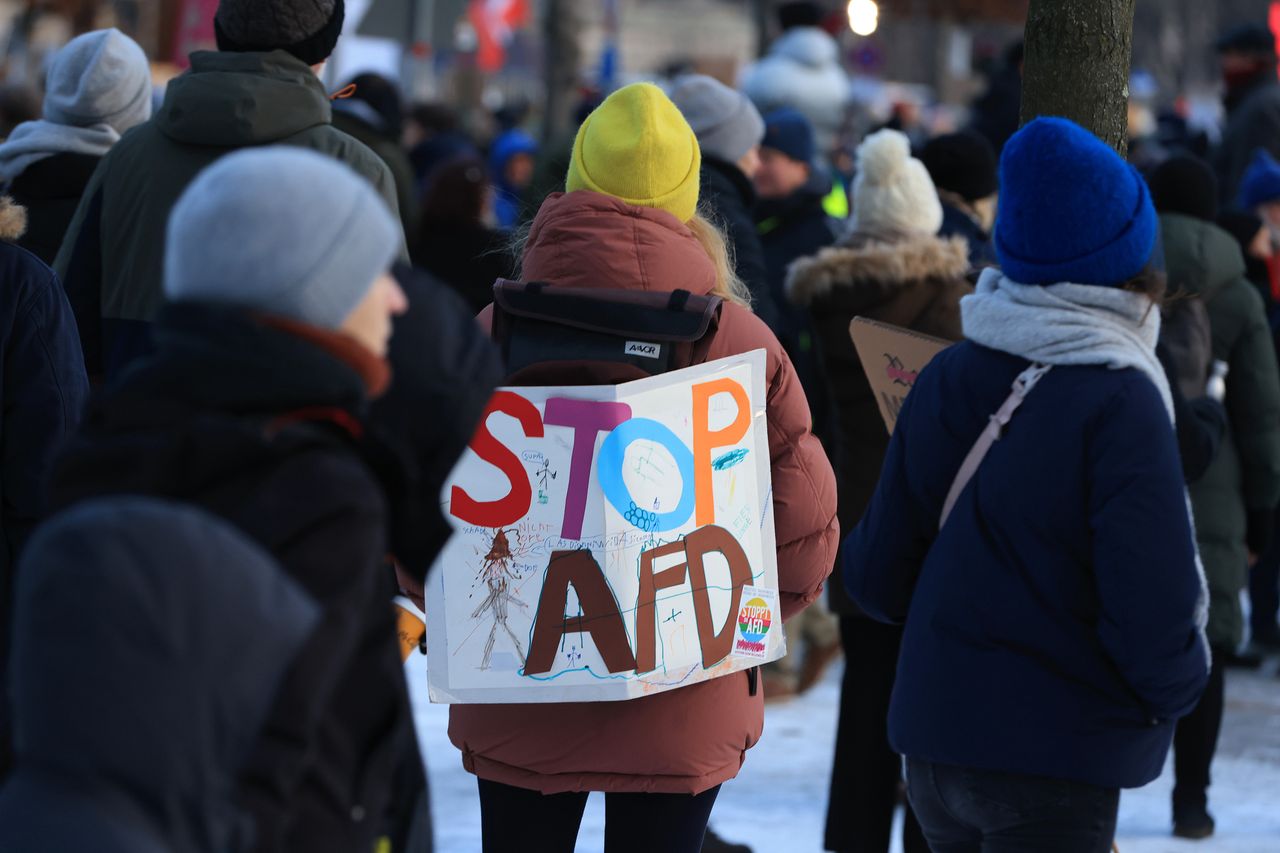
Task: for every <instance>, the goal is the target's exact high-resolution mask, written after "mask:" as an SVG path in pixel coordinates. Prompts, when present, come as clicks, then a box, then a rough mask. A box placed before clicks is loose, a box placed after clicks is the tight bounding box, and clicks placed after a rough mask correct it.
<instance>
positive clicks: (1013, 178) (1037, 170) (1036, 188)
mask: <svg viewBox="0 0 1280 853" xmlns="http://www.w3.org/2000/svg"><path fill="white" fill-rule="evenodd" d="M1158 225H1159V220H1158V219H1157V217H1156V211H1155V207H1153V206H1152V204H1151V195H1150V193H1149V192H1148V191H1147V184H1146V182H1145V181H1144V180H1142V177H1141V175H1139V174H1138V171H1137V170H1136V169H1134V168H1133V167H1132V166H1130V165H1129V164H1128V163H1126V162H1125V161H1124V160H1122V159H1121V158H1120V155H1119V154H1117V153H1116V152H1115V151H1114V150H1112V149H1111V148H1110V147H1109V146H1108V145H1107V144H1106V143H1104V142H1103V141H1102V140H1100V139H1098V138H1097V137H1096V136H1094V135H1093V134H1091V133H1089V131H1087V130H1085V129H1084V128H1082V127H1080V126H1079V125H1078V124H1076V123H1075V122H1072V121H1068V120H1067V119H1063V118H1038V119H1036V120H1035V121H1033V122H1030V123H1029V124H1027V125H1026V126H1025V127H1023V128H1022V129H1021V130H1019V131H1018V132H1017V133H1016V134H1014V135H1013V137H1012V138H1011V139H1010V140H1009V141H1008V143H1006V144H1005V147H1004V153H1003V155H1002V156H1001V157H1000V211H999V215H998V217H997V219H996V234H995V242H996V252H997V254H998V255H999V257H1000V267H1001V269H1002V270H1003V271H1004V274H1005V275H1006V276H1008V277H1009V278H1010V279H1012V280H1014V281H1016V282H1019V283H1021V284H1057V283H1059V282H1072V283H1075V284H1093V285H1118V284H1123V283H1124V282H1126V281H1128V280H1129V279H1131V278H1133V277H1134V276H1135V275H1137V274H1138V273H1139V272H1141V271H1142V268H1143V267H1144V266H1146V264H1147V262H1148V261H1150V260H1151V253H1152V249H1153V248H1154V246H1155V242H1156V231H1157V230H1158Z"/></svg>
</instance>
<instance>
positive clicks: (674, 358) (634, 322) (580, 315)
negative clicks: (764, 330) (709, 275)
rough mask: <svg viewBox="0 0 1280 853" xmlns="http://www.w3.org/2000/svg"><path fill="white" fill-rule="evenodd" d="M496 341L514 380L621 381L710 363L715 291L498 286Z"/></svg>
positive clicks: (538, 382) (716, 312)
mask: <svg viewBox="0 0 1280 853" xmlns="http://www.w3.org/2000/svg"><path fill="white" fill-rule="evenodd" d="M493 293H494V309H493V338H494V340H495V341H496V342H497V343H498V344H499V346H500V348H501V349H502V355H503V357H504V358H505V359H506V364H507V370H508V372H509V374H510V377H509V380H508V384H512V385H586V384H592V385H596V384H601V385H604V384H617V383H619V382H627V381H630V380H633V379H642V378H644V377H647V376H655V375H657V374H661V373H666V372H668V371H671V370H678V369H680V368H683V367H689V366H690V365H693V364H699V363H701V361H705V357H706V350H707V348H708V347H709V346H710V339H711V336H710V335H708V332H709V331H710V330H712V329H713V328H715V326H716V325H718V320H719V313H720V305H721V300H720V298H719V297H718V296H695V295H693V294H691V293H689V292H688V291H683V290H677V291H674V292H672V293H648V292H642V291H632V290H609V289H595V288H591V289H587V288H571V287H548V286H546V285H544V284H541V283H538V282H534V283H529V284H524V283H520V282H513V281H499V282H498V283H497V284H496V285H494V291H493Z"/></svg>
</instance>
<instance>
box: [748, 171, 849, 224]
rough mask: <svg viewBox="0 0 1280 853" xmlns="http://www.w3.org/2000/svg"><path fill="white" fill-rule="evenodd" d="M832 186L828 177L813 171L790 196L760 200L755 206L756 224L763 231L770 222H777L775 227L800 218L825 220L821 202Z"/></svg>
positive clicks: (824, 211) (825, 213)
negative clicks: (815, 217) (758, 224)
mask: <svg viewBox="0 0 1280 853" xmlns="http://www.w3.org/2000/svg"><path fill="white" fill-rule="evenodd" d="M833 186H834V184H833V183H832V181H831V178H830V177H829V176H828V175H826V174H824V173H822V172H820V171H818V170H816V169H815V170H814V172H813V174H812V175H810V176H809V180H808V181H806V182H805V184H804V186H802V187H800V189H798V190H796V191H795V192H793V193H792V194H791V195H788V196H784V197H783V198H766V199H761V200H760V203H759V204H758V205H756V222H758V223H760V226H761V228H762V229H763V228H764V225H765V223H766V222H768V221H770V220H777V225H781V224H783V223H787V222H791V221H792V220H795V219H800V218H802V217H810V216H822V217H824V218H825V217H826V215H827V212H826V210H825V209H823V206H822V202H823V200H824V199H826V197H827V196H828V195H830V193H831V189H832V187H833ZM777 225H775V226H774V227H777Z"/></svg>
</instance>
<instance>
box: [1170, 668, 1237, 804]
mask: <svg viewBox="0 0 1280 853" xmlns="http://www.w3.org/2000/svg"><path fill="white" fill-rule="evenodd" d="M1223 654H1224V652H1223V650H1221V649H1214V652H1213V669H1212V671H1210V673H1209V685H1208V686H1207V687H1206V688H1205V690H1204V695H1203V696H1201V697H1200V702H1199V704H1197V705H1196V707H1195V710H1193V711H1192V712H1191V713H1190V714H1188V715H1187V716H1185V717H1183V718H1182V719H1181V720H1179V721H1178V728H1177V731H1176V732H1175V733H1174V736H1173V775H1174V785H1173V809H1174V811H1175V812H1177V811H1180V810H1182V809H1200V808H1204V807H1205V806H1207V805H1208V801H1209V781H1210V779H1209V767H1210V765H1212V764H1213V756H1214V753H1216V752H1217V751H1218V734H1219V732H1221V730H1222V706H1223V700H1224V694H1225V684H1224V682H1223V672H1224V667H1223V665H1222V663H1221V661H1222V656H1223Z"/></svg>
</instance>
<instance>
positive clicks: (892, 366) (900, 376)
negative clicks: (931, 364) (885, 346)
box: [884, 353, 920, 388]
mask: <svg viewBox="0 0 1280 853" xmlns="http://www.w3.org/2000/svg"><path fill="white" fill-rule="evenodd" d="M884 357H885V358H886V359H887V360H888V362H889V364H888V365H887V366H886V367H885V369H884V370H885V375H886V376H888V377H889V381H890V382H892V383H893V384H894V385H902V386H903V387H905V388H910V387H912V386H913V385H915V384H916V379H917V378H918V377H919V376H920V371H918V370H908V369H907V368H906V367H904V366H903V364H902V359H900V358H898V357H897V356H896V355H890V354H889V353H885V354H884Z"/></svg>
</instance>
